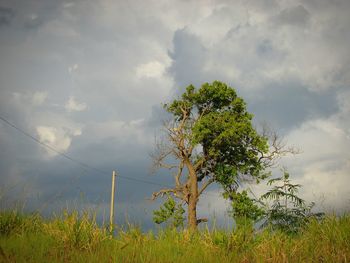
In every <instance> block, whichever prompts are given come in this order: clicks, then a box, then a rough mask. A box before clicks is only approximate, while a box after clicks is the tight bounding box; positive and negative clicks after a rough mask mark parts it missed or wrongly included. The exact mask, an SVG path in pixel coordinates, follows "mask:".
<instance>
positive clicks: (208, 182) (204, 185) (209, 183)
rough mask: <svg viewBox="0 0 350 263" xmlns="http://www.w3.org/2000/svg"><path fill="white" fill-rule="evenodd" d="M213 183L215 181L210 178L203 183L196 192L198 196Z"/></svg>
mask: <svg viewBox="0 0 350 263" xmlns="http://www.w3.org/2000/svg"><path fill="white" fill-rule="evenodd" d="M214 181H215V180H214V179H213V178H212V179H209V180H208V181H206V182H205V183H203V184H202V187H201V189H200V190H199V191H198V196H200V195H201V194H202V193H203V192H204V191H205V189H207V187H208V186H209V185H211V184H212V183H213V182H214Z"/></svg>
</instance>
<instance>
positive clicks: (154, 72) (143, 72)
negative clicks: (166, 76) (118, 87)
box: [136, 61, 165, 78]
mask: <svg viewBox="0 0 350 263" xmlns="http://www.w3.org/2000/svg"><path fill="white" fill-rule="evenodd" d="M164 70H165V66H164V65H163V64H162V63H160V62H159V61H151V62H148V63H146V64H140V65H138V66H137V68H136V76H137V77H139V78H141V77H146V78H158V77H161V76H162V75H163V73H164Z"/></svg>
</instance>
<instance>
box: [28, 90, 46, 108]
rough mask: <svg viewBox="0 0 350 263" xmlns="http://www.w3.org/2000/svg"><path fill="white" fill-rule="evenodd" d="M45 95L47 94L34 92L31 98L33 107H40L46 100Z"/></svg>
mask: <svg viewBox="0 0 350 263" xmlns="http://www.w3.org/2000/svg"><path fill="white" fill-rule="evenodd" d="M47 94H48V93H47V91H41V92H39V91H37V92H35V93H34V94H33V98H32V102H33V105H35V106H39V105H42V104H43V103H44V102H45V100H46V99H47Z"/></svg>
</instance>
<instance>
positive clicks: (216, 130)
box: [152, 81, 288, 230]
mask: <svg viewBox="0 0 350 263" xmlns="http://www.w3.org/2000/svg"><path fill="white" fill-rule="evenodd" d="M164 108H165V109H166V110H167V111H168V112H169V113H170V114H171V115H172V119H171V120H169V121H167V122H165V123H164V131H165V136H166V137H165V140H164V141H160V142H157V143H156V151H155V153H154V154H153V156H152V157H153V160H154V167H156V168H160V167H163V168H166V169H169V170H171V171H174V173H173V175H174V180H175V186H174V188H167V189H162V190H160V191H158V192H155V193H153V199H155V198H157V197H158V196H162V195H164V194H169V193H171V194H173V196H174V197H176V198H179V199H180V200H181V201H182V202H183V203H184V204H185V205H187V206H188V213H187V214H188V225H189V228H191V229H192V230H195V229H196V228H197V224H198V223H200V222H202V221H204V219H198V218H197V203H198V201H199V198H200V196H201V195H202V194H203V193H204V191H205V190H206V189H207V187H208V186H209V185H210V184H212V183H214V182H216V183H218V184H219V185H221V186H222V187H223V188H224V190H225V191H227V192H235V191H236V190H237V187H238V182H239V181H240V180H242V179H244V178H253V179H256V180H260V179H264V178H265V177H266V176H267V173H266V168H268V167H270V166H272V165H273V164H274V162H275V161H276V158H278V157H279V156H281V155H283V154H284V153H286V152H287V151H288V149H287V151H285V149H284V145H282V144H281V142H280V141H279V140H278V138H277V136H275V135H274V134H270V135H272V136H270V139H271V140H270V142H269V141H268V139H269V136H268V135H269V134H267V133H264V132H263V133H262V134H259V133H258V132H257V131H256V130H255V128H254V127H253V125H252V118H253V115H252V114H250V113H248V112H247V109H246V104H245V102H244V100H243V99H242V98H240V97H238V96H237V94H236V91H235V90H234V89H233V88H231V87H229V86H227V85H226V84H224V83H221V82H219V81H214V82H213V83H212V84H209V83H205V84H203V85H202V86H201V88H199V89H196V88H195V87H194V86H192V85H190V86H188V87H187V88H186V91H185V92H184V93H183V94H182V96H181V97H180V98H178V99H175V100H173V101H172V102H171V103H169V104H165V105H164Z"/></svg>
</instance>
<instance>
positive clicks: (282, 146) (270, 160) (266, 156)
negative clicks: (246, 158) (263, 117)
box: [255, 124, 301, 168]
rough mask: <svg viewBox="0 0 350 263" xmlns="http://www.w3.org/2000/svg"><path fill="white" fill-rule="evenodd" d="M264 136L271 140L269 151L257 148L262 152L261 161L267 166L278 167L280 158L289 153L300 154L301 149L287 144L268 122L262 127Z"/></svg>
mask: <svg viewBox="0 0 350 263" xmlns="http://www.w3.org/2000/svg"><path fill="white" fill-rule="evenodd" d="M262 128H263V129H262V136H263V137H265V138H267V139H268V140H269V146H270V147H269V152H268V153H264V152H262V151H260V150H259V149H255V150H256V151H258V152H259V153H260V157H259V162H260V163H262V164H263V165H264V167H266V168H273V167H276V164H277V162H278V160H279V159H281V158H282V157H283V156H286V155H287V154H293V155H294V154H299V153H300V152H301V151H300V150H299V149H297V148H295V147H292V146H287V144H286V143H285V141H283V139H282V138H281V137H279V136H278V134H277V133H276V132H275V131H273V130H271V129H270V128H269V127H268V126H267V125H266V124H263V127H262Z"/></svg>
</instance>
